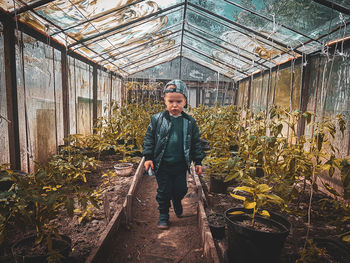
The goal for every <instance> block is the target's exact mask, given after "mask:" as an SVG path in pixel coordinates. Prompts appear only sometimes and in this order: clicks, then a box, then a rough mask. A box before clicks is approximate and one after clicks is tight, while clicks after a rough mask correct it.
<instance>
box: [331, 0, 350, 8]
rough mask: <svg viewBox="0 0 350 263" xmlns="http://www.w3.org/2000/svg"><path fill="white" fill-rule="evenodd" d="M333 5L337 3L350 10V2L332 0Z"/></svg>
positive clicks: (347, 0) (346, 0)
mask: <svg viewBox="0 0 350 263" xmlns="http://www.w3.org/2000/svg"><path fill="white" fill-rule="evenodd" d="M332 2H333V3H336V4H338V5H340V6H343V7H346V8H350V2H349V0H332Z"/></svg>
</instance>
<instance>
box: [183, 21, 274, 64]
mask: <svg viewBox="0 0 350 263" xmlns="http://www.w3.org/2000/svg"><path fill="white" fill-rule="evenodd" d="M187 25H190V27H192V28H194V29H195V30H197V31H200V32H202V33H203V34H206V35H208V36H210V37H211V38H215V39H218V40H220V41H222V42H223V43H226V44H228V45H230V46H232V47H235V48H237V49H239V50H243V52H245V53H249V54H251V55H252V56H254V57H256V58H257V59H259V60H262V61H264V62H269V60H267V59H264V58H261V57H259V56H257V54H255V53H253V52H250V51H249V50H245V49H242V48H241V47H239V46H237V45H235V44H233V43H230V42H227V41H226V40H223V39H222V38H220V37H218V36H215V35H212V34H210V33H208V32H205V31H203V30H202V29H200V28H198V27H196V26H194V25H193V24H189V23H187ZM187 31H189V30H187ZM191 33H192V32H191ZM202 37H203V36H202ZM203 38H204V39H206V40H209V39H208V38H207V37H203ZM214 43H215V42H214ZM217 45H219V44H217ZM220 46H222V45H220ZM226 48H227V47H226ZM230 50H231V49H230ZM231 51H232V52H234V51H233V50H231ZM240 56H243V55H242V54H240ZM243 57H245V58H247V57H246V56H243ZM249 59H250V58H249ZM256 62H257V63H260V62H259V61H256ZM271 63H272V62H271ZM266 67H267V68H269V67H268V66H266Z"/></svg>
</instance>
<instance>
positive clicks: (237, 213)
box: [229, 211, 244, 215]
mask: <svg viewBox="0 0 350 263" xmlns="http://www.w3.org/2000/svg"><path fill="white" fill-rule="evenodd" d="M229 214H230V215H242V214H244V212H243V211H234V212H230V213H229Z"/></svg>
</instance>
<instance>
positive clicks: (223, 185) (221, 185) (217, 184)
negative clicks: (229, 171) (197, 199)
mask: <svg viewBox="0 0 350 263" xmlns="http://www.w3.org/2000/svg"><path fill="white" fill-rule="evenodd" d="M227 186H228V183H227V182H224V181H223V180H222V179H217V178H216V177H215V176H213V175H210V188H209V190H210V192H212V193H219V194H226V190H227Z"/></svg>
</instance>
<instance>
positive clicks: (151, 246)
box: [106, 176, 206, 263]
mask: <svg viewBox="0 0 350 263" xmlns="http://www.w3.org/2000/svg"><path fill="white" fill-rule="evenodd" d="M156 188H157V182H156V180H155V177H154V176H152V177H149V176H143V177H142V180H141V181H140V183H139V185H138V189H137V191H136V194H135V199H134V200H133V216H134V220H133V222H131V223H130V225H129V226H121V227H120V230H119V232H118V236H117V237H116V239H115V242H114V247H113V248H111V249H110V250H109V251H110V253H111V254H110V255H109V256H108V257H106V259H107V261H106V262H110V263H112V262H113V263H114V262H149V263H156V262H162V263H164V262H174V263H178V262H188V263H189V262H191V263H192V262H206V260H205V258H204V256H203V248H202V245H201V240H200V233H199V228H198V224H197V212H196V211H197V200H198V199H197V195H196V193H195V190H194V182H193V180H192V178H191V176H189V179H188V194H187V195H186V197H185V198H184V200H183V207H184V216H183V217H182V218H177V217H176V216H175V213H174V212H173V210H172V208H170V228H169V229H168V230H160V229H158V228H157V226H156V225H157V221H158V215H159V213H158V210H157V202H156V200H155V196H156Z"/></svg>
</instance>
